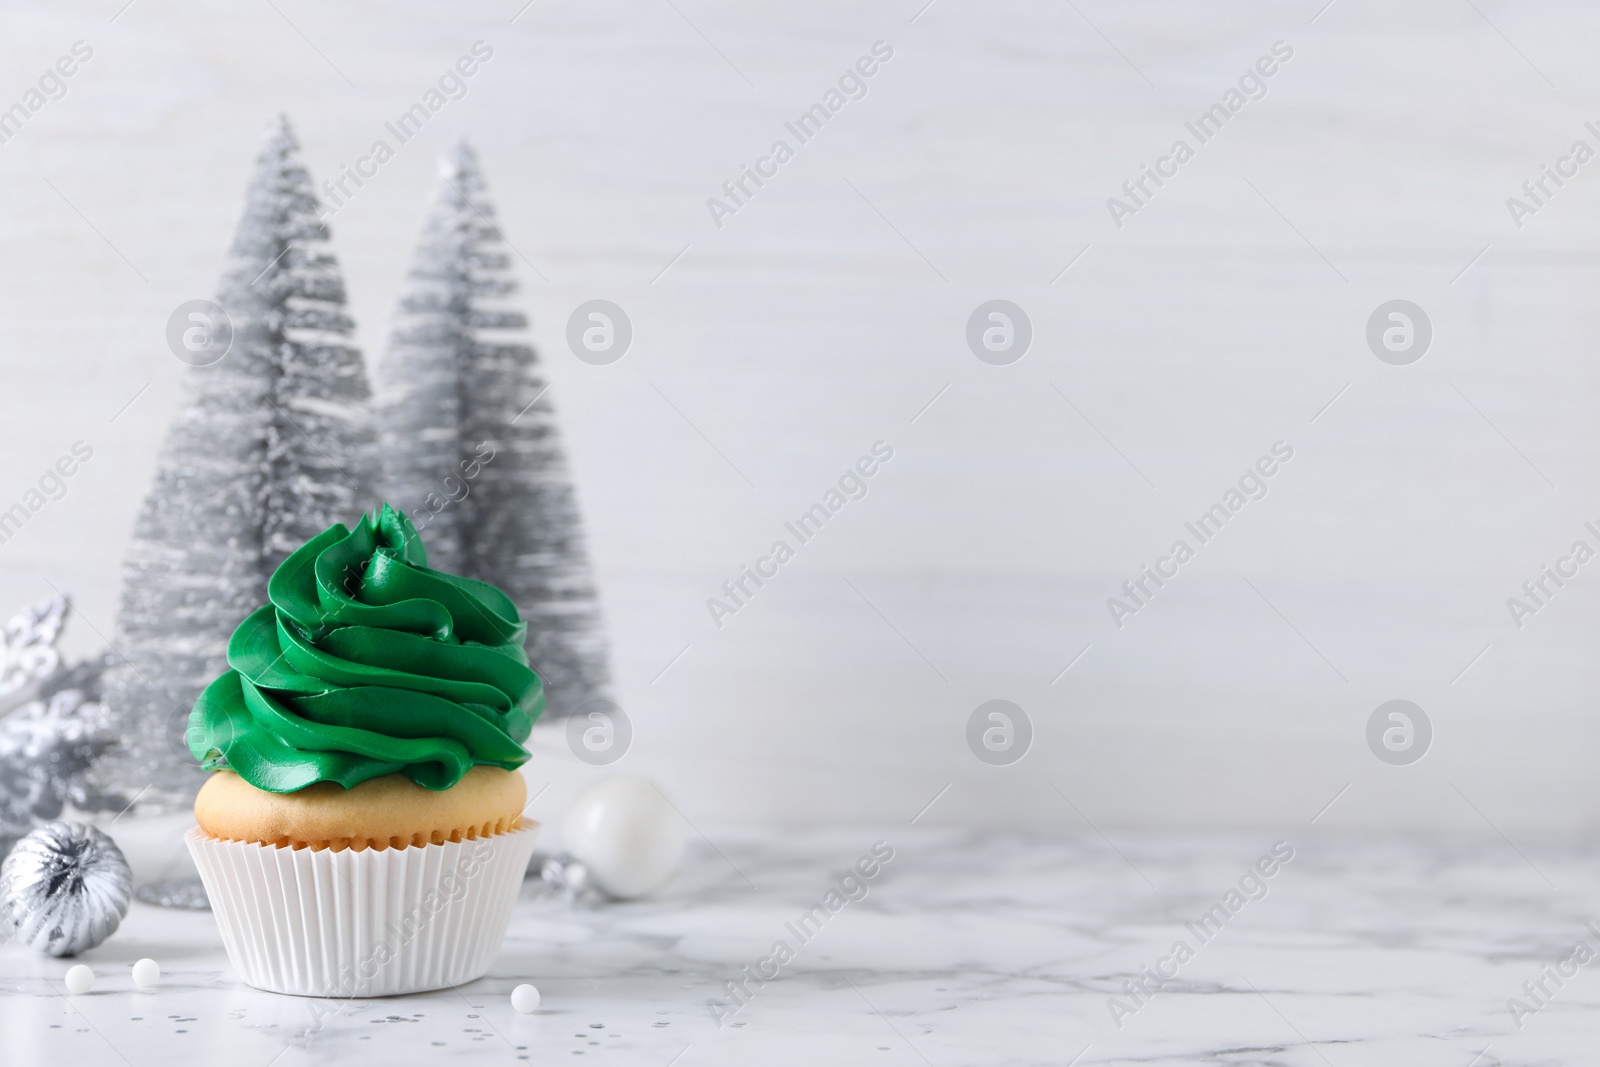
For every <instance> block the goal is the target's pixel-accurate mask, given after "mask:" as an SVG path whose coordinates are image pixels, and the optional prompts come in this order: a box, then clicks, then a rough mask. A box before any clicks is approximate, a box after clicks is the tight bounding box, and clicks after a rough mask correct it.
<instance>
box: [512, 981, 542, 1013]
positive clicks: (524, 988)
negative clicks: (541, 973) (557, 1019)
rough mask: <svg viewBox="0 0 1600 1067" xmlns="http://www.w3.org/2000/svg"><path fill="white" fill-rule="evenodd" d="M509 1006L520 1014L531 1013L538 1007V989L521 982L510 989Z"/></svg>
mask: <svg viewBox="0 0 1600 1067" xmlns="http://www.w3.org/2000/svg"><path fill="white" fill-rule="evenodd" d="M511 1006H512V1007H513V1008H515V1009H516V1010H517V1012H518V1013H519V1014H521V1015H531V1014H532V1013H533V1012H534V1011H535V1010H537V1009H538V1007H539V991H538V990H537V989H535V988H534V987H533V986H531V985H529V984H528V983H526V982H524V983H522V984H521V985H519V986H517V988H515V989H513V990H512V991H511Z"/></svg>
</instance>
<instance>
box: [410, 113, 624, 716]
mask: <svg viewBox="0 0 1600 1067" xmlns="http://www.w3.org/2000/svg"><path fill="white" fill-rule="evenodd" d="M507 247H508V246H507V242H506V241H505V238H504V237H503V236H502V235H501V233H500V230H499V229H498V227H497V224H496V223H495V209H494V205H493V204H492V203H491V202H490V199H489V194H488V189H487V186H486V185H485V183H484V178H483V172H482V169H481V167H480V166H479V164H478V158H477V156H476V155H475V154H474V153H473V151H472V149H471V148H469V147H467V146H466V145H465V144H462V145H460V146H459V147H457V148H456V149H455V151H454V152H453V153H452V154H451V155H450V156H449V158H448V159H447V160H446V161H445V162H444V164H443V167H442V170H441V175H440V181H439V187H438V193H437V196H436V198H435V200H434V203H433V207H432V210H431V211H430V213H429V215H428V219H427V222H426V223H425V225H424V226H423V230H422V234H421V237H420V238H419V240H418V243H417V248H416V251H415V254H414V256H413V259H412V265H411V270H410V273H409V275H408V276H407V281H406V288H405V290H404V291H403V294H402V296H401V299H400V305H399V308H398V310H397V312H396V325H395V329H394V332H393V335H392V337H391V339H390V342H389V348H388V352H387V354H386V356H385V358H384V360H383V363H382V365H381V367H380V374H379V377H378V401H379V411H380V418H379V422H378V425H379V427H380V431H381V434H382V443H383V456H384V464H385V474H386V478H387V487H388V490H387V496H388V500H389V502H390V503H391V504H393V505H394V506H396V507H398V508H402V509H403V510H405V511H406V512H407V513H408V514H409V515H410V516H411V518H412V521H413V522H414V523H415V524H416V526H417V528H418V530H419V531H421V533H422V536H423V539H424V540H425V541H426V542H427V545H428V562H429V563H430V564H431V565H432V566H434V567H436V568H438V569H440V570H444V571H448V572H450V573H452V574H463V575H466V576H468V577H472V578H478V579H481V580H482V581H486V582H491V583H493V584H494V585H497V586H499V587H500V588H501V589H504V590H505V591H506V592H507V593H508V594H509V595H510V596H511V598H512V600H514V601H515V602H516V604H517V607H518V609H519V610H520V611H521V613H522V617H523V618H524V619H526V620H527V622H528V640H527V652H528V659H529V661H530V662H531V663H532V664H533V667H534V669H535V670H537V671H538V672H539V675H540V677H542V678H543V679H544V682H545V689H546V699H547V701H548V704H547V708H548V711H547V713H548V714H550V715H563V714H569V713H571V712H572V711H574V710H575V709H577V708H578V707H580V706H581V705H582V704H584V703H585V702H586V701H589V700H591V699H594V698H596V697H603V696H604V695H605V692H606V689H607V687H608V685H609V682H610V677H609V668H608V666H607V660H606V647H605V639H604V635H603V633H602V631H601V625H600V609H599V601H598V598H597V596H596V593H595V586H594V580H593V578H592V576H591V574H590V569H589V560H588V555H587V552H586V550H585V547H584V538H583V530H582V523H581V519H580V516H579V512H578V502H577V498H576V494H575V492H574V490H573V485H572V481H571V479H570V477H569V475H568V473H567V462H566V456H565V454H564V452H563V451H562V447H561V439H560V432H559V428H558V426H557V423H556V417H555V411H554V408H552V406H551V404H550V399H549V397H547V396H545V395H544V394H545V390H546V384H545V381H544V379H543V377H542V376H541V374H540V372H539V365H538V358H537V356H536V355H535V353H534V350H533V348H532V347H531V346H530V345H529V344H528V343H527V342H526V340H525V331H526V329H527V325H528V320H527V317H526V316H525V315H524V314H523V313H522V312H521V311H520V310H518V309H517V308H516V307H515V306H514V305H513V304H512V303H511V301H510V298H511V297H512V295H513V294H514V293H515V292H516V287H517V286H516V280H515V278H514V276H513V274H512V271H511V260H510V256H509V254H508V252H507Z"/></svg>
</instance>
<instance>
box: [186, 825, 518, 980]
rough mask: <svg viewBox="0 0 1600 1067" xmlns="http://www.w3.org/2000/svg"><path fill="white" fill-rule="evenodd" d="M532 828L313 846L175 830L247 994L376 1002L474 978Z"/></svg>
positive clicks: (507, 907)
mask: <svg viewBox="0 0 1600 1067" xmlns="http://www.w3.org/2000/svg"><path fill="white" fill-rule="evenodd" d="M538 829H539V828H538V824H536V823H527V822H524V824H523V826H522V828H521V829H519V830H515V831H512V832H511V833H505V834H495V835H492V836H490V837H481V838H478V839H477V840H474V841H459V842H451V841H447V842H445V843H444V844H442V845H421V846H410V847H407V848H386V849H383V850H381V851H380V850H377V849H363V850H362V851H360V852H355V851H352V850H350V849H344V850H341V851H338V852H335V851H333V850H331V849H321V850H319V851H312V850H311V849H309V848H302V849H293V848H280V847H277V846H273V845H261V844H251V843H247V842H241V841H221V840H218V839H216V838H213V837H210V836H208V835H206V834H205V833H203V832H201V830H200V829H199V828H198V827H196V828H194V829H192V830H190V831H189V832H188V834H186V835H185V838H184V840H185V841H186V842H187V844H188V846H189V852H190V854H191V855H192V856H194V862H195V866H196V867H198V868H199V869H200V878H201V880H202V881H203V882H204V883H205V887H206V894H207V895H208V896H209V897H210V898H211V909H212V911H213V913H214V914H215V915H216V917H217V925H218V926H219V927H220V928H221V930H222V944H223V947H224V948H226V949H227V951H228V959H229V960H231V961H232V962H233V966H234V969H235V970H236V971H238V972H239V977H240V978H242V979H244V981H245V982H247V983H248V984H250V985H252V986H255V987H256V988H257V989H266V990H270V991H272V992H274V993H293V994H298V995H300V996H314V997H383V996H391V995H393V994H396V993H419V992H422V991H424V990H429V989H442V988H444V987H446V986H453V985H460V984H461V983H462V982H470V981H472V980H473V979H474V978H481V977H483V975H484V974H485V973H486V972H487V971H488V970H489V967H490V965H491V964H492V963H493V962H494V957H495V954H496V953H498V952H499V950H500V943H501V941H502V940H504V938H505V933H506V925H507V924H508V923H509V922H510V920H511V908H512V905H514V904H515V903H516V899H517V891H518V889H519V887H520V886H521V885H522V879H523V875H524V874H525V873H526V872H527V869H528V858H529V856H530V855H531V854H532V852H533V841H534V838H535V837H537V836H538Z"/></svg>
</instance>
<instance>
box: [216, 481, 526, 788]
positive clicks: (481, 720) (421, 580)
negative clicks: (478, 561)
mask: <svg viewBox="0 0 1600 1067" xmlns="http://www.w3.org/2000/svg"><path fill="white" fill-rule="evenodd" d="M267 599H268V600H269V601H270V603H268V604H267V605H266V606H265V607H262V608H260V609H258V610H257V611H255V612H254V613H253V614H251V615H250V617H249V618H247V619H245V620H244V622H242V623H240V624H239V628H238V629H237V630H235V631H234V632H233V637H232V638H231V639H230V640H229V642H228V666H229V667H230V668H231V669H230V670H228V671H227V672H225V673H224V674H223V675H222V676H221V677H220V678H218V679H217V680H216V681H214V682H212V683H211V684H210V685H209V686H207V687H206V690H205V692H203V693H202V694H200V699H199V700H197V701H196V702H195V706H194V710H193V711H192V712H191V713H190V715H189V751H190V752H191V753H192V754H193V755H194V757H195V759H197V760H199V761H200V762H201V765H202V766H204V767H206V768H207V769H210V770H220V769H223V768H227V769H229V770H232V771H236V772H237V773H238V774H239V776H240V777H241V778H243V779H244V780H245V781H247V782H249V783H250V784H251V785H253V786H255V787H256V788H258V789H264V790H266V791H268V792H271V793H291V792H294V791H295V790H297V789H304V788H305V787H306V786H308V785H311V784H313V783H315V782H338V783H339V784H340V785H342V786H344V787H345V788H347V789H348V788H350V787H351V786H353V785H356V784H357V783H360V782H364V781H366V780H367V779H369V778H377V777H380V776H381V775H385V774H396V773H399V774H404V775H405V776H406V777H408V778H410V779H411V780H412V781H413V782H416V783H417V784H418V785H420V786H423V787H425V788H428V789H448V788H450V787H451V786H453V785H455V784H456V783H457V782H459V781H460V780H461V776H462V775H464V774H466V773H467V771H469V770H470V769H472V768H473V767H474V766H476V765H478V764H489V765H491V766H495V767H504V768H506V769H507V770H512V769H514V768H516V767H518V766H520V765H521V764H522V763H523V762H524V761H526V760H527V758H528V752H527V750H526V749H524V748H523V747H522V742H523V741H525V740H527V737H528V732H529V730H530V729H532V727H533V722H534V720H535V719H537V718H538V717H539V713H540V712H542V711H543V710H544V686H543V684H542V683H541V682H540V680H539V676H538V675H537V674H535V673H534V672H533V670H532V669H531V668H530V667H529V666H528V657H527V654H526V653H525V652H523V649H522V641H523V636H524V635H525V633H526V632H527V624H526V623H524V622H523V621H522V620H521V618H520V617H519V616H518V615H517V609H516V606H515V605H513V604H512V603H511V600H510V598H508V597H507V596H506V595H505V594H504V593H502V592H501V591H500V590H499V589H496V588H495V587H494V586H492V585H490V584H488V583H487V582H480V581H475V580H474V579H471V578H461V577H457V576H455V575H450V574H445V573H443V572H441V571H436V570H432V569H431V568H429V566H428V554H427V550H426V549H424V548H423V546H422V540H421V538H419V537H418V536H417V531H416V529H415V528H414V527H413V526H412V525H411V522H410V520H408V519H407V518H406V517H405V515H404V514H402V513H400V512H398V511H395V510H393V509H392V508H390V507H389V505H387V504H385V505H384V506H383V509H382V510H381V511H380V512H378V513H377V514H376V515H363V516H362V517H361V521H360V522H358V523H357V524H356V527H355V529H353V530H349V529H346V528H345V527H344V525H343V524H337V523H336V524H335V525H333V526H331V527H329V528H328V529H326V530H324V531H323V532H322V533H320V534H318V535H317V536H316V537H313V538H312V539H311V540H310V541H307V542H306V543H305V544H304V545H302V546H301V547H300V548H299V549H297V550H296V551H295V552H294V553H293V554H292V555H290V556H289V558H288V559H286V560H284V561H283V564H282V565H281V566H279V567H278V569H277V571H275V572H274V573H273V575H272V578H271V579H270V580H269V581H268V583H267Z"/></svg>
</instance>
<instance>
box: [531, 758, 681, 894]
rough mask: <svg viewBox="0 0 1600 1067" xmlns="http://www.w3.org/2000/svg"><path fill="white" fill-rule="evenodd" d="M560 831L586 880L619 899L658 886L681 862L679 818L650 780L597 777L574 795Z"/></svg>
mask: <svg viewBox="0 0 1600 1067" xmlns="http://www.w3.org/2000/svg"><path fill="white" fill-rule="evenodd" d="M561 830H562V837H563V839H564V841H565V844H566V848H567V850H568V851H570V852H571V853H572V854H573V855H574V856H576V857H577V858H578V859H579V860H580V861H582V863H583V864H584V866H585V867H587V868H588V873H589V880H590V881H591V882H593V883H594V885H595V886H596V887H598V888H599V889H600V891H601V892H603V893H605V894H606V895H607V896H611V897H616V898H618V899H621V900H632V899H634V898H637V897H643V896H648V895H649V894H651V893H653V892H655V891H656V890H657V889H660V888H661V887H662V886H663V885H665V884H666V883H667V881H668V880H669V879H670V878H671V877H672V876H673V875H674V874H676V873H677V872H678V866H679V864H681V863H682V862H683V846H684V828H683V817H682V816H681V815H679V814H678V812H677V809H675V808H674V807H673V806H672V805H671V804H670V803H669V802H668V801H667V798H666V797H665V796H664V795H663V794H662V792H661V790H659V789H657V788H656V786H655V784H654V783H652V782H650V781H649V780H648V779H645V778H640V777H638V776H637V775H631V774H618V775H612V776H611V777H608V778H602V779H601V780H600V781H598V782H595V783H594V784H593V785H591V786H589V787H588V788H587V789H585V790H584V791H583V792H582V793H579V794H578V798H577V800H575V801H573V803H572V807H570V808H568V809H567V814H566V816H565V817H564V818H563V820H562V824H561Z"/></svg>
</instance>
